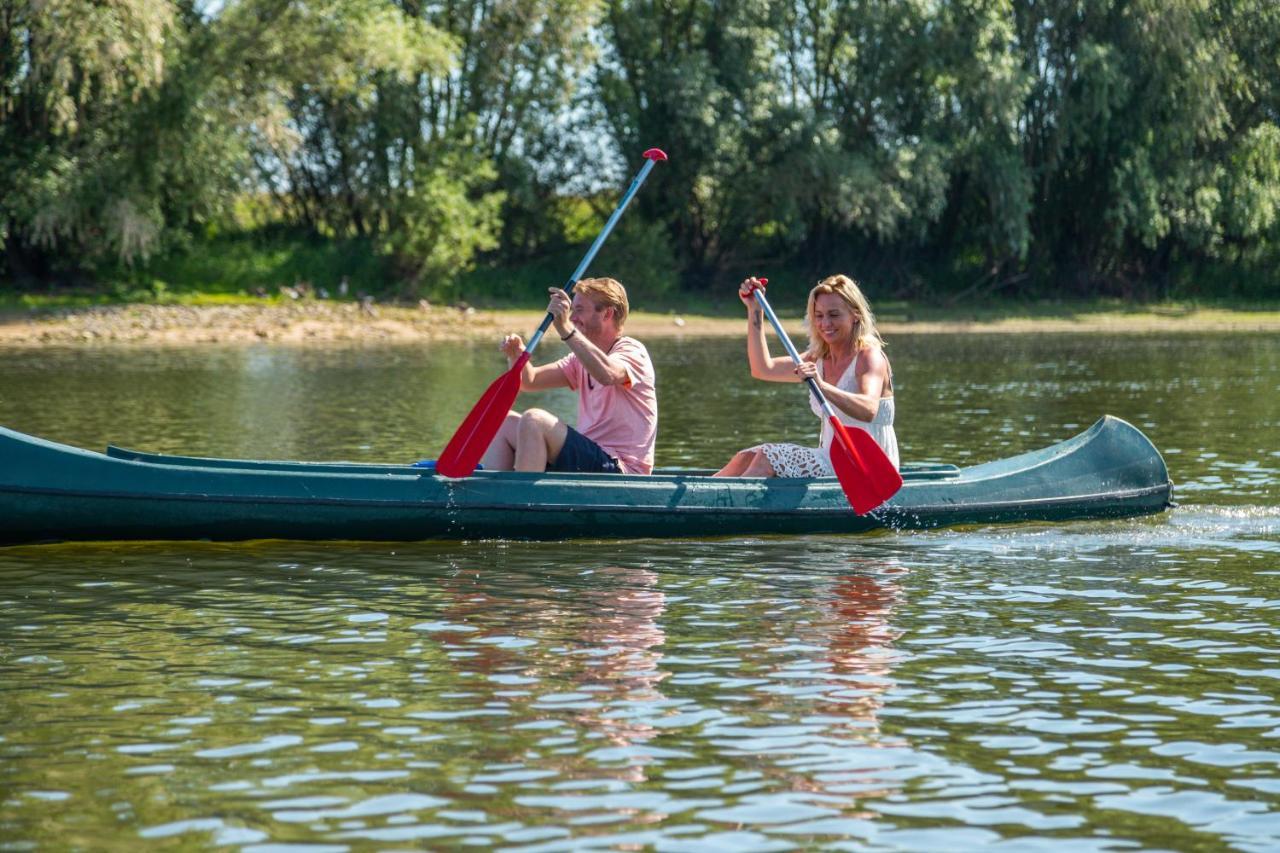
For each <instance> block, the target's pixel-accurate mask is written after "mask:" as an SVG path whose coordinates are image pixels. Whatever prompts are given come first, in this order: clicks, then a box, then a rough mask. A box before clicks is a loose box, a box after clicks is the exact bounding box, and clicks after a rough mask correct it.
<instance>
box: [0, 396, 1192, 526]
mask: <svg viewBox="0 0 1280 853" xmlns="http://www.w3.org/2000/svg"><path fill="white" fill-rule="evenodd" d="M709 474H710V472H709V471H706V470H680V469H659V470H657V471H656V472H655V473H654V474H652V475H650V476H638V475H627V474H561V473H542V474H524V473H515V472H509V471H502V472H498V471H477V472H476V473H475V474H474V475H472V476H471V477H468V478H465V479H459V480H451V479H448V478H446V477H441V476H439V475H437V474H435V473H433V472H432V471H430V470H426V469H422V468H414V467H412V466H409V465H370V464H362V463H348V462H276V461H258V460H236V459H204V458H199V457H187V456H168V455H161V454H153V453H143V452H138V451H131V450H125V449H123V448H119V447H110V448H108V450H107V452H106V453H97V452H94V451H89V450H82V449H79V448H75V447H70V446H67V445H64V444H57V443H55V442H51V441H46V440H44V439H40V438H36V437H34V436H29V435H24V434H22V433H20V432H15V431H13V430H8V429H4V428H3V427H0V543H5V544H14V543H30V542H47V541H60V540H146V539H164V540H184V539H210V540H245V539H309V540H320V539H360V540H379V541H415V540H422V539H453V540H457V539H572V538H633V537H636V538H638V537H661V538H671V537H716V536H741V535H756V534H814V533H858V532H862V531H867V530H873V529H877V528H890V529H899V530H907V529H925V528H935V527H943V526H949V525H956V524H971V523H1004V522H1014V521H1064V520H1070V519H1090V518H1120V517H1127V516H1136V515H1143V514H1148V513H1157V512H1160V511H1162V510H1164V509H1165V508H1166V507H1168V506H1170V505H1171V501H1172V497H1173V484H1172V483H1171V482H1170V481H1169V473H1168V470H1167V468H1166V467H1165V463H1164V460H1163V459H1162V458H1161V456H1160V453H1159V451H1157V450H1156V448H1155V446H1154V445H1152V443H1151V442H1150V440H1148V439H1147V437H1146V436H1145V435H1143V434H1142V433H1141V432H1140V431H1139V430H1138V429H1136V428H1135V427H1133V426H1131V425H1130V424H1128V423H1126V422H1124V421H1122V420H1120V419H1119V418H1114V417H1110V416H1106V417H1103V418H1102V419H1101V420H1099V421H1098V422H1097V423H1095V424H1094V425H1093V426H1092V427H1090V428H1089V429H1088V430H1086V431H1085V432H1083V433H1081V434H1079V435H1077V436H1075V437H1073V438H1069V439H1067V440H1066V441H1062V442H1060V443H1058V444H1055V445H1053V446H1051V447H1047V448H1045V449H1043V450H1037V451H1033V452H1030V453H1023V454H1020V455H1017V456H1012V457H1009V458H1007V459H1001V460H997V461H994V462H987V463H984V464H980V465H973V466H970V467H965V468H958V467H956V466H954V465H940V464H918V465H905V466H903V470H902V474H903V481H904V485H903V487H902V490H901V491H900V492H898V494H897V495H896V496H894V498H893V499H892V500H891V501H890V502H889V503H887V504H885V505H884V506H883V507H881V508H880V509H878V510H876V511H875V512H873V513H872V514H870V515H866V516H858V515H855V514H854V513H853V512H852V510H850V509H849V506H848V504H847V503H846V501H845V498H844V494H843V493H842V492H841V489H840V484H839V482H838V481H837V480H835V479H834V478H818V479H799V478H796V479H789V478H778V479H769V480H764V479H758V478H745V477H742V478H713V477H710V476H708V475H709Z"/></svg>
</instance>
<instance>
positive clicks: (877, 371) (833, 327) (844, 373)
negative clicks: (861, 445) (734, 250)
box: [715, 275, 899, 477]
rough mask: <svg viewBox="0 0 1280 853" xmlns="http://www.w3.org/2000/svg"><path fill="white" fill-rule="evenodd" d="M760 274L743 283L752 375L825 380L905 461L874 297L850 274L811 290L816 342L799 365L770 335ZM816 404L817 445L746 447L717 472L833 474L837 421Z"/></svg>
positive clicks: (852, 418) (851, 419) (841, 408)
mask: <svg viewBox="0 0 1280 853" xmlns="http://www.w3.org/2000/svg"><path fill="white" fill-rule="evenodd" d="M761 286H762V284H761V281H760V279H757V278H748V279H747V280H746V281H744V282H742V284H741V285H739V286H738V298H739V299H741V300H742V304H743V305H745V306H746V308H747V359H748V360H749V361H750V363H751V375H752V376H753V377H755V378H756V379H763V380H764V381H766V382H803V381H804V380H805V379H806V378H808V377H813V379H814V380H816V381H817V383H818V387H819V388H820V389H821V390H822V393H823V394H824V395H825V396H826V398H827V399H828V400H829V401H830V402H831V405H832V406H833V407H834V408H835V410H836V413H837V414H838V415H839V417H840V420H841V422H842V423H844V424H845V426H847V427H852V428H857V429H862V430H866V431H867V432H868V433H870V434H871V437H872V438H874V439H875V440H876V443H877V444H879V445H880V447H881V448H882V449H883V450H884V452H885V455H886V456H888V457H889V459H890V461H892V462H893V467H895V468H897V467H898V464H899V459H898V438H897V435H895V433H894V431H893V370H892V368H891V367H890V366H889V359H888V358H886V357H885V354H884V341H883V340H881V338H880V333H879V332H878V331H877V330H876V318H875V315H873V314H872V313H871V306H870V305H868V304H867V298H866V297H865V296H863V294H862V291H861V290H860V289H859V288H858V285H857V284H856V283H855V282H854V280H853V279H851V278H849V277H848V276H846V275H833V276H828V277H827V278H824V279H823V280H822V281H820V282H818V284H817V285H816V286H815V287H814V288H813V290H811V291H809V306H808V309H807V310H806V311H805V324H806V325H807V326H808V329H809V349H808V350H807V351H805V353H804V354H803V359H802V362H801V364H800V365H799V366H798V367H797V366H796V365H794V364H792V362H791V359H790V358H788V357H786V356H781V357H777V358H775V357H773V356H771V355H770V354H769V345H768V343H767V342H766V341H765V336H764V323H765V317H764V311H763V310H761V308H760V306H759V305H757V304H756V301H755V297H754V295H753V293H754V291H755V289H756V288H757V287H761ZM809 406H810V407H811V408H812V409H813V413H814V414H815V415H817V416H818V417H820V418H823V423H822V436H821V439H820V440H819V442H818V446H817V447H803V446H801V445H798V444H760V445H756V446H755V447H748V448H747V449H746V450H742V451H739V452H738V453H736V454H735V455H734V457H733V458H732V459H730V460H729V464H727V465H725V466H724V467H723V468H721V469H720V470H719V471H717V472H716V474H715V476H717V477H833V476H835V472H834V470H833V469H832V467H831V452H830V447H831V440H832V437H833V436H832V427H831V423H830V422H829V421H828V420H826V419H825V418H824V417H823V414H822V410H821V409H820V408H819V407H818V403H817V402H816V401H815V400H814V399H813V397H812V396H810V398H809Z"/></svg>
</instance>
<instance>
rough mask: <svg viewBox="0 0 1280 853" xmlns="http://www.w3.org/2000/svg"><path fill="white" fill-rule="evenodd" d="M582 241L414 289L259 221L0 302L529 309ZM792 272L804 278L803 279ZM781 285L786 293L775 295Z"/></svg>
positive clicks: (1105, 305) (343, 245)
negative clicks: (143, 262) (303, 292)
mask: <svg viewBox="0 0 1280 853" xmlns="http://www.w3.org/2000/svg"><path fill="white" fill-rule="evenodd" d="M580 255H581V247H578V246H573V247H569V248H567V249H565V250H563V251H560V252H556V253H552V254H549V255H546V256H544V257H542V258H539V259H536V260H533V261H530V262H528V263H525V264H522V265H520V266H518V267H511V268H503V267H496V266H486V265H479V266H478V267H477V268H476V269H474V270H471V271H469V272H467V273H464V274H463V275H461V276H460V277H459V278H458V279H457V280H456V281H455V282H452V283H448V284H444V283H438V284H435V285H432V284H431V283H428V284H427V285H426V286H424V287H423V288H422V289H421V293H420V294H419V293H417V292H413V291H411V290H409V289H406V288H404V287H402V286H400V285H397V284H396V283H395V281H396V277H395V275H394V273H393V271H392V269H391V268H390V265H389V263H388V262H387V261H386V259H384V258H383V257H381V256H379V255H378V254H377V253H376V251H375V250H374V247H373V246H372V244H371V243H370V242H369V241H367V240H356V239H347V240H325V239H314V238H310V237H307V236H305V235H300V234H298V233H296V232H290V231H288V230H283V229H279V228H272V227H266V228H262V229H259V230H256V231H252V232H235V233H228V234H224V235H219V236H214V237H211V238H209V239H207V240H205V241H203V242H199V243H196V244H195V245H194V246H192V247H191V248H189V249H187V250H181V249H175V250H173V251H170V252H169V253H167V254H165V255H162V256H159V257H156V258H153V259H152V261H151V262H150V263H149V264H148V265H147V266H146V268H144V269H131V268H127V267H115V268H107V269H104V270H102V271H101V273H100V276H99V278H100V280H101V281H102V282H103V284H102V286H101V287H100V288H97V289H93V290H87V289H85V290H74V289H58V290H48V291H28V292H19V291H16V290H15V289H13V288H12V287H6V286H5V284H4V283H3V282H0V311H3V312H5V313H7V314H14V313H33V312H34V313H47V312H51V311H56V310H62V309H78V308H89V307H93V306H99V305H113V304H179V305H197V306H198V305H227V304H273V303H277V302H281V301H289V297H288V296H287V295H286V292H285V290H284V289H285V288H290V287H295V286H298V285H305V286H307V287H309V288H310V289H311V291H312V292H314V293H316V294H317V295H321V294H324V295H327V296H328V297H329V298H333V299H341V298H344V295H343V293H342V291H343V284H344V283H345V285H346V287H345V298H346V299H354V298H356V297H357V295H359V294H370V295H373V296H375V297H376V298H378V299H379V301H384V302H385V301H388V300H390V299H397V298H398V299H400V300H402V301H406V302H412V301H415V300H416V298H417V297H418V296H419V295H422V296H426V297H427V298H429V299H431V300H432V301H434V302H444V303H453V302H458V301H463V300H465V301H467V302H469V303H471V304H473V305H476V306H479V307H483V308H495V309H530V310H537V309H540V308H541V307H542V306H544V305H545V304H546V288H547V287H548V286H551V285H563V284H564V283H565V276H566V275H567V273H568V271H569V270H572V269H573V267H574V266H575V265H576V263H577V261H578V259H579V258H580ZM615 267H617V268H621V269H626V270H628V271H631V272H632V275H633V276H634V277H633V278H628V277H627V276H626V275H620V277H621V278H623V279H624V281H625V283H627V284H628V285H629V286H630V288H631V290H632V297H633V302H634V303H635V304H634V308H635V309H637V310H643V311H645V312H647V313H652V314H681V315H686V316H702V317H737V316H739V315H740V314H741V311H742V308H741V306H740V304H739V303H738V300H737V298H736V295H735V293H734V289H733V285H732V283H726V284H725V285H724V286H723V287H721V288H717V289H715V290H706V291H694V292H688V291H680V290H676V289H674V288H673V287H672V286H671V284H670V281H669V280H664V279H663V278H662V276H661V274H659V273H649V274H646V273H644V272H641V270H643V269H646V268H647V265H646V264H645V263H642V262H641V259H639V258H630V257H625V256H618V257H616V258H614V257H611V256H609V255H608V254H607V253H602V254H601V257H600V258H599V259H598V262H597V264H595V266H594V269H595V270H597V271H600V272H601V274H608V273H609V271H610V270H612V269H613V268H615ZM802 279H803V281H802ZM808 282H809V280H808V279H807V278H804V277H803V276H798V275H780V276H779V277H778V280H777V281H776V282H775V284H774V288H776V289H775V290H774V293H775V294H776V295H775V297H774V301H775V302H777V303H779V309H780V310H783V309H782V306H783V305H786V306H788V310H789V309H790V307H791V306H793V305H794V306H795V307H797V308H798V307H799V305H800V304H801V302H802V300H803V298H804V295H805V293H806V292H807V289H808ZM784 294H785V295H784ZM870 295H871V297H872V300H873V306H874V308H875V310H876V314H877V316H879V317H880V318H881V319H882V320H884V321H886V322H897V323H903V322H924V323H955V322H976V323H994V322H1001V321H1006V320H1031V321H1034V320H1037V319H1044V320H1058V321H1061V320H1079V321H1085V320H1088V319H1090V318H1099V317H1103V316H1130V317H1136V316H1143V317H1150V316H1152V315H1156V316H1163V317H1168V318H1170V319H1175V318H1186V317H1191V316H1194V315H1196V314H1204V313H1205V312H1210V313H1215V314H1220V315H1230V316H1232V317H1233V318H1235V319H1239V320H1242V321H1247V320H1249V319H1252V318H1267V317H1269V318H1275V316H1276V315H1277V314H1278V313H1280V290H1277V291H1276V298H1274V299H1262V300H1259V299H1241V298H1236V299H1213V298H1204V299H1194V300H1190V299H1182V300H1175V301H1161V302H1131V301H1124V300H1120V299H1092V300H1085V301H1060V300H1027V299H1022V298H1018V297H1017V296H1016V295H1010V296H1008V297H1006V298H1002V299H996V298H989V299H986V300H984V301H982V302H962V303H960V304H958V305H947V304H941V303H940V304H929V303H924V302H913V303H908V302H904V301H900V300H892V299H881V298H877V296H876V294H875V293H874V292H872V293H871V294H870Z"/></svg>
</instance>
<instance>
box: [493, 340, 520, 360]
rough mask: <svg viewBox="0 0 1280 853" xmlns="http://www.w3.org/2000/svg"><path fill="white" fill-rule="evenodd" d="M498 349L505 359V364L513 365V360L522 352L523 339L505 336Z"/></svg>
mask: <svg viewBox="0 0 1280 853" xmlns="http://www.w3.org/2000/svg"><path fill="white" fill-rule="evenodd" d="M498 348H499V349H500V350H502V354H503V355H505V356H506V357H507V362H508V363H510V364H514V363H515V360H516V359H517V358H519V357H520V354H521V353H523V352H524V339H523V338H521V337H520V336H519V335H507V336H506V337H505V338H503V339H502V343H501V344H499V346H498Z"/></svg>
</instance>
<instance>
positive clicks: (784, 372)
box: [738, 278, 800, 382]
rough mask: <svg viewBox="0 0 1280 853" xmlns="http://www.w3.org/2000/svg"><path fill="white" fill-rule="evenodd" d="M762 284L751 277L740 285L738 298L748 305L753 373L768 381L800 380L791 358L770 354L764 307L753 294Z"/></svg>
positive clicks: (749, 347)
mask: <svg viewBox="0 0 1280 853" xmlns="http://www.w3.org/2000/svg"><path fill="white" fill-rule="evenodd" d="M761 286H762V285H761V283H760V279H758V278H749V279H747V280H746V281H744V282H742V284H740V285H738V298H739V299H741V300H742V304H743V305H745V306H746V307H747V362H748V363H749V364H750V365H751V375H752V376H753V377H754V378H756V379H763V380H764V381H766V382H799V381H800V377H799V376H797V375H796V370H795V365H793V364H792V363H791V359H790V358H774V357H773V356H771V355H770V354H769V342H768V341H767V340H765V336H764V324H765V322H766V320H765V316H764V309H763V308H761V307H760V305H759V303H757V302H756V300H755V296H753V294H754V293H755V289H756V288H757V287H761Z"/></svg>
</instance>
